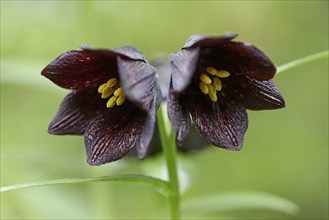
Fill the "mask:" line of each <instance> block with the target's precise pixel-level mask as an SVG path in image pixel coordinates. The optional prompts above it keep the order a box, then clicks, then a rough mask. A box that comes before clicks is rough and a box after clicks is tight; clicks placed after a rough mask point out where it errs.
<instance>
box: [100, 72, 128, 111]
mask: <svg viewBox="0 0 329 220" xmlns="http://www.w3.org/2000/svg"><path fill="white" fill-rule="evenodd" d="M98 92H99V93H101V94H102V96H101V98H102V99H107V98H110V99H109V100H108V101H107V103H106V107H107V108H112V107H113V106H115V105H123V103H124V102H125V101H126V96H125V94H124V93H123V90H122V88H121V87H120V84H119V81H118V79H117V78H112V79H110V80H108V81H107V82H106V83H104V84H102V85H100V86H99V87H98Z"/></svg>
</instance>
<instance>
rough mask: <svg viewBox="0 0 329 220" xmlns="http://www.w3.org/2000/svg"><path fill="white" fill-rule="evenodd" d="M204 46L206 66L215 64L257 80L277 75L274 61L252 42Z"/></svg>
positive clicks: (202, 58)
mask: <svg viewBox="0 0 329 220" xmlns="http://www.w3.org/2000/svg"><path fill="white" fill-rule="evenodd" d="M202 48H203V50H202V51H201V52H200V53H201V55H200V59H201V60H202V61H203V62H204V65H206V66H215V67H217V68H219V69H223V70H226V71H228V72H230V73H231V74H232V75H233V74H234V75H247V76H249V77H252V78H254V79H257V80H269V79H272V78H273V77H274V75H275V72H276V68H275V66H274V64H273V63H272V61H271V60H270V59H269V58H268V57H267V56H266V55H265V54H264V53H263V52H262V51H260V50H259V49H258V48H256V47H255V46H253V45H251V44H248V43H242V42H226V43H222V44H220V45H218V46H217V45H216V46H214V47H211V46H204V47H202Z"/></svg>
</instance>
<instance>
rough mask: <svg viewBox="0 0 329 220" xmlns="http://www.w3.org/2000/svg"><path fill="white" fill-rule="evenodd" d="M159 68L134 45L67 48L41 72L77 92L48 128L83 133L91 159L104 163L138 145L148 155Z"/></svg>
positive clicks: (140, 153) (158, 97)
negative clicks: (71, 49)
mask: <svg viewBox="0 0 329 220" xmlns="http://www.w3.org/2000/svg"><path fill="white" fill-rule="evenodd" d="M155 71H156V69H155V68H154V67H153V66H151V65H150V64H149V63H148V62H147V61H146V59H145V58H144V56H143V55H142V53H141V52H139V51H138V50H137V49H136V48H134V47H130V46H127V47H120V48H116V49H114V50H106V49H92V48H89V47H85V46H84V47H83V48H82V49H81V50H73V51H68V52H66V53H64V54H62V55H60V56H59V57H58V58H56V59H55V60H54V61H53V62H51V63H50V64H48V65H47V66H46V67H45V68H44V69H43V70H42V75H43V76H45V77H47V78H48V79H50V80H51V81H52V82H54V83H55V84H57V85H58V86H60V87H63V88H67V89H71V90H73V91H72V92H71V93H69V94H68V95H67V96H66V97H65V98H64V100H63V101H62V103H61V105H60V107H59V109H58V112H57V114H56V115H55V117H54V119H53V120H52V121H51V123H50V125H49V128H48V131H49V133H51V134H58V135H63V134H76V135H82V134H83V135H84V138H85V146H86V152H87V156H88V163H89V164H90V165H101V164H104V163H108V162H111V161H115V160H118V159H120V158H122V157H123V156H125V155H126V154H127V153H128V152H129V151H130V150H131V149H132V148H133V147H134V146H136V150H137V154H138V156H139V157H140V158H143V157H145V155H146V153H147V149H148V145H149V143H150V141H151V138H152V135H153V131H154V126H155V119H156V110H157V108H158V106H159V104H160V101H161V92H160V89H159V86H158V83H157V80H156V74H155Z"/></svg>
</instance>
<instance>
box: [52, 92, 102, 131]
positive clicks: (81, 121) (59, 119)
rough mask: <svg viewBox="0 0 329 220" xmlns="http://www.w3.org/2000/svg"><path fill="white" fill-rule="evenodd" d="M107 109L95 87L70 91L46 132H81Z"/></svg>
mask: <svg viewBox="0 0 329 220" xmlns="http://www.w3.org/2000/svg"><path fill="white" fill-rule="evenodd" d="M106 110H108V109H106V108H105V102H104V100H102V99H100V97H99V94H98V92H97V88H95V87H91V88H88V89H84V90H79V91H72V92H71V93H69V94H68V95H67V96H66V97H65V98H64V100H63V101H62V103H61V105H60V107H59V109H58V111H57V113H56V115H55V117H54V118H53V120H52V121H51V123H50V125H49V128H48V132H49V133H51V134H58V135H62V134H83V133H84V131H85V129H86V127H87V126H88V124H89V123H90V121H91V120H92V119H93V118H94V117H96V116H97V115H99V114H101V113H102V112H104V111H106Z"/></svg>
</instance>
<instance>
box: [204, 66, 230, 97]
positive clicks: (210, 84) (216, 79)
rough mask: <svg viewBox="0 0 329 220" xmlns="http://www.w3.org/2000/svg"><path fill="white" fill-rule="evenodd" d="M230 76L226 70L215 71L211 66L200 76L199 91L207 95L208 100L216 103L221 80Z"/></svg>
mask: <svg viewBox="0 0 329 220" xmlns="http://www.w3.org/2000/svg"><path fill="white" fill-rule="evenodd" d="M230 75H231V74H230V73H229V72H228V71H226V70H217V69H216V68H214V67H212V66H208V67H207V68H206V72H204V73H202V74H201V75H200V82H199V89H200V90H201V92H202V93H203V94H205V95H208V96H209V98H210V100H211V101H213V102H217V100H218V96H217V92H221V94H223V92H222V88H223V85H222V81H221V78H227V77H229V76H230Z"/></svg>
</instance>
